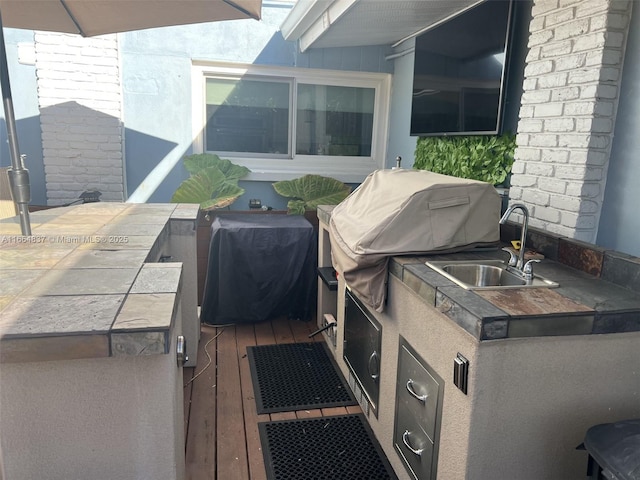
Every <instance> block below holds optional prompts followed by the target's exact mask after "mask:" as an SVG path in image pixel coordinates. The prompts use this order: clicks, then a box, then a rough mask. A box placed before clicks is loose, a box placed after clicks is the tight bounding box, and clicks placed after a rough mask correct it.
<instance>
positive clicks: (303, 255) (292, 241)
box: [200, 214, 317, 325]
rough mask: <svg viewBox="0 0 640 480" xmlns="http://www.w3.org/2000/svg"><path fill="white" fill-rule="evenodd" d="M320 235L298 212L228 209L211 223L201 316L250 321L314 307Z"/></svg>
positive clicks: (301, 313)
mask: <svg viewBox="0 0 640 480" xmlns="http://www.w3.org/2000/svg"><path fill="white" fill-rule="evenodd" d="M316 252H317V239H316V234H315V231H314V229H313V226H312V225H311V224H310V223H309V222H308V221H307V220H306V219H305V218H304V217H303V216H298V215H281V214H225V215H219V216H218V217H216V219H215V220H214V221H213V223H212V224H211V243H210V245H209V264H208V267H207V280H206V283H205V290H204V298H203V301H202V312H201V316H200V318H201V321H202V322H204V323H207V324H209V325H224V324H227V323H247V322H259V321H263V320H268V319H270V318H273V317H276V316H278V315H288V316H290V317H294V318H300V319H303V320H307V319H309V318H310V317H311V312H312V311H313V310H314V309H315V298H316V282H317V279H316V269H315V265H316V259H317V254H316Z"/></svg>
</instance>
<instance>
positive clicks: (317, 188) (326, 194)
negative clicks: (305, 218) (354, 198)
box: [273, 175, 351, 215]
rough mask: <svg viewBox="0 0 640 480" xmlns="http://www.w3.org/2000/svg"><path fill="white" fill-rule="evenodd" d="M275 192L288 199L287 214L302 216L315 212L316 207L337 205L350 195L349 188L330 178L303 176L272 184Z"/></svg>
mask: <svg viewBox="0 0 640 480" xmlns="http://www.w3.org/2000/svg"><path fill="white" fill-rule="evenodd" d="M273 188H274V189H275V191H276V192H277V193H278V194H280V195H282V196H283V197H287V198H290V199H291V200H289V202H288V203H287V209H288V213H289V214H292V215H303V214H304V212H305V211H306V210H315V209H316V208H318V205H337V204H338V203H340V202H341V201H342V200H344V199H345V198H347V196H348V195H349V193H351V187H349V186H348V185H345V184H344V183H342V182H340V181H338V180H336V179H334V178H330V177H323V176H320V175H305V176H304V177H300V178H296V179H294V180H283V181H280V182H276V183H274V184H273Z"/></svg>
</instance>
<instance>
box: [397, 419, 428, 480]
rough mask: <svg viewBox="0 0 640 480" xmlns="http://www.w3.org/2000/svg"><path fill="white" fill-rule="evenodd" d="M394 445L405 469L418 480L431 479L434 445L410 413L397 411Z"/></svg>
mask: <svg viewBox="0 0 640 480" xmlns="http://www.w3.org/2000/svg"><path fill="white" fill-rule="evenodd" d="M396 414H397V418H396V428H395V432H394V435H393V443H394V446H395V448H396V451H397V452H398V454H399V455H400V458H402V460H403V461H404V463H405V467H408V468H407V470H408V471H409V473H410V474H412V475H413V478H415V479H416V480H425V479H429V478H431V467H432V465H433V454H434V445H433V442H432V441H431V439H430V438H429V436H428V435H427V434H426V433H425V431H424V430H423V429H422V428H421V427H419V426H417V425H416V423H415V420H414V419H413V417H412V416H411V415H410V413H409V412H402V411H397V412H396Z"/></svg>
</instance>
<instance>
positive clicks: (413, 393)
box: [396, 344, 440, 440]
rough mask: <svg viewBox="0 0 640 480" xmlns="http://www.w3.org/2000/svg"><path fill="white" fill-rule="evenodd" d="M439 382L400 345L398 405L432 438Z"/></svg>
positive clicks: (404, 346)
mask: <svg viewBox="0 0 640 480" xmlns="http://www.w3.org/2000/svg"><path fill="white" fill-rule="evenodd" d="M439 389H440V384H439V383H438V381H437V380H436V379H435V378H433V376H432V375H431V374H430V373H429V372H428V371H427V369H426V368H425V367H424V366H423V365H422V364H421V363H420V361H419V360H418V359H417V358H416V357H415V356H414V355H413V353H412V352H410V351H409V349H408V347H407V345H402V344H401V345H400V358H399V360H398V384H397V390H396V392H397V396H398V405H399V406H401V408H403V409H407V410H409V411H411V412H412V414H413V416H414V417H415V419H416V421H417V422H418V423H419V424H420V426H421V427H422V429H423V430H424V431H425V432H426V433H427V435H429V438H431V439H432V440H433V439H434V436H435V426H436V416H437V409H438V392H439Z"/></svg>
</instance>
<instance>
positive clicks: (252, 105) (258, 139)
mask: <svg viewBox="0 0 640 480" xmlns="http://www.w3.org/2000/svg"><path fill="white" fill-rule="evenodd" d="M290 87H291V85H290V82H286V81H285V82H282V81H279V82H274V81H268V80H261V79H256V80H247V79H232V78H207V79H206V102H207V105H206V108H207V112H206V115H207V121H206V133H205V138H206V146H207V147H206V150H207V151H211V152H234V153H249V154H253V153H264V154H285V155H288V154H289V97H290V93H289V92H290Z"/></svg>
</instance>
